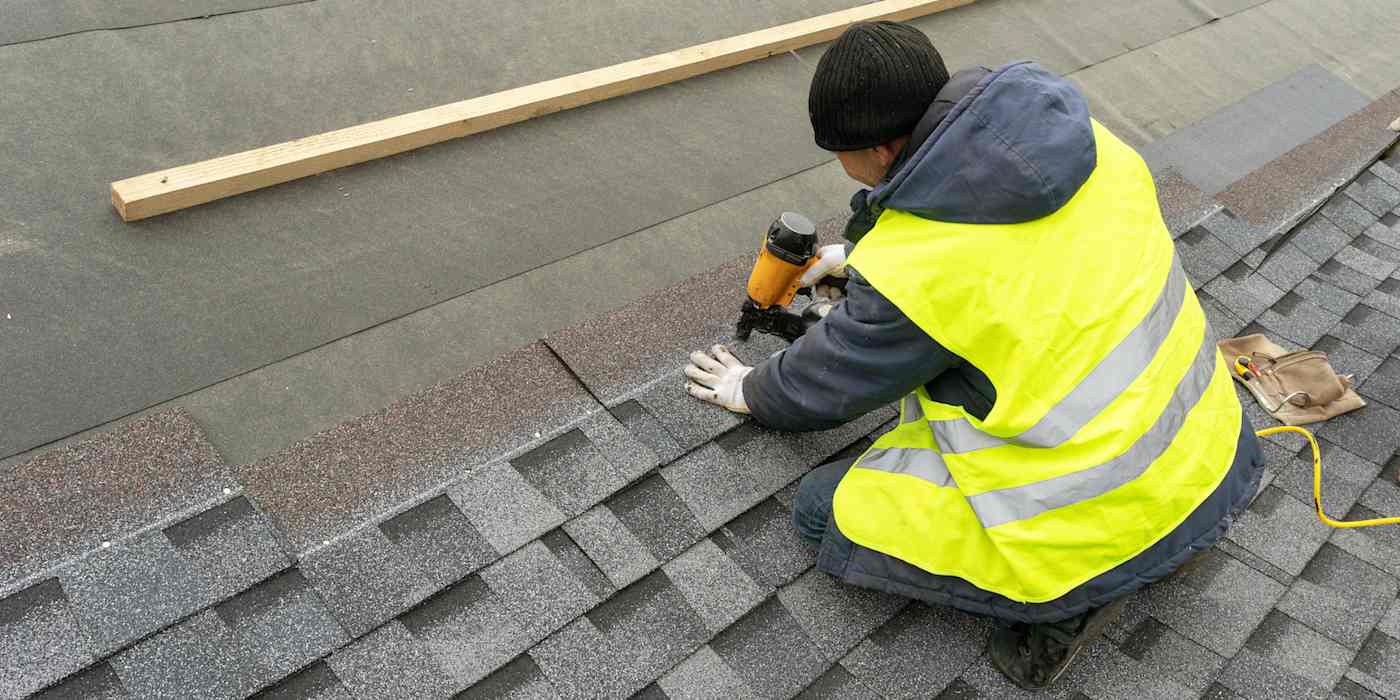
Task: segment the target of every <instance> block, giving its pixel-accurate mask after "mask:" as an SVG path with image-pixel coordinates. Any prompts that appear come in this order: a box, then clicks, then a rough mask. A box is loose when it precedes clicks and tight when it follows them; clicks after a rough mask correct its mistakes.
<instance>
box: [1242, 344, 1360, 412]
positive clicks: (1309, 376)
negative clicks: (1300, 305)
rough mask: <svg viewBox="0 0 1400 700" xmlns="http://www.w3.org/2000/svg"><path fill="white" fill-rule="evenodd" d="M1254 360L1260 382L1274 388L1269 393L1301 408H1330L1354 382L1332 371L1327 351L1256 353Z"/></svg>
mask: <svg viewBox="0 0 1400 700" xmlns="http://www.w3.org/2000/svg"><path fill="white" fill-rule="evenodd" d="M1253 359H1254V362H1255V364H1256V365H1257V366H1258V367H1259V369H1260V375H1261V376H1260V377H1259V381H1260V382H1262V383H1263V384H1264V386H1266V387H1268V388H1269V389H1271V391H1270V392H1269V393H1271V394H1274V395H1277V396H1279V397H1281V398H1282V400H1284V401H1287V402H1288V403H1290V404H1293V405H1294V406H1297V407H1299V408H1308V407H1314V406H1326V405H1327V404H1329V403H1332V402H1333V401H1336V400H1338V399H1340V398H1342V395H1343V394H1345V393H1346V392H1347V389H1349V388H1351V380H1350V379H1347V378H1346V377H1343V376H1341V375H1338V374H1337V372H1336V371H1335V370H1333V369H1332V365H1331V364H1329V363H1328V362H1327V353H1325V352H1317V351H1312V350H1307V351H1303V352H1290V353H1288V354H1286V355H1283V356H1282V357H1269V356H1268V355H1265V354H1263V353H1257V352H1256V353H1254V358H1253Z"/></svg>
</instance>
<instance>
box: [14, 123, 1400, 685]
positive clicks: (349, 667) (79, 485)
mask: <svg viewBox="0 0 1400 700" xmlns="http://www.w3.org/2000/svg"><path fill="white" fill-rule="evenodd" d="M1392 101H1393V100H1392ZM1373 112H1374V110H1373ZM1373 116H1374V114H1373ZM1346 123H1348V124H1350V125H1351V128H1352V129H1353V130H1360V129H1365V128H1372V127H1373V125H1370V122H1365V121H1364V120H1360V119H1353V120H1350V121H1349V122H1346ZM1380 138H1381V137H1380V136H1379V135H1377V134H1375V133H1373V132H1366V133H1365V134H1361V135H1358V134H1356V133H1351V132H1348V131H1347V130H1346V129H1344V128H1342V129H1337V128H1334V129H1332V130H1329V131H1328V132H1325V133H1324V134H1323V135H1322V136H1320V137H1319V139H1320V140H1321V141H1322V142H1324V145H1325V144H1334V145H1335V144H1352V145H1351V146H1346V147H1345V148H1343V147H1342V146H1337V147H1338V148H1341V149H1342V150H1343V151H1346V152H1347V153H1348V154H1350V153H1353V151H1355V152H1360V151H1359V149H1360V147H1359V146H1355V144H1356V143H1361V142H1371V143H1374V142H1375V141H1377V140H1378V139H1380ZM1387 138H1388V137H1387ZM1368 139H1369V141H1368ZM1318 148H1319V146H1318V145H1317V144H1316V143H1310V144H1305V145H1304V146H1302V147H1300V148H1299V149H1295V151H1294V152H1293V153H1290V154H1287V155H1285V156H1284V157H1282V158H1280V159H1278V160H1276V161H1274V162H1273V163H1270V164H1269V165H1266V166H1265V167H1264V168H1262V169H1261V170H1260V171H1259V172H1258V173H1256V174H1254V175H1251V176H1250V177H1249V178H1246V179H1247V180H1250V182H1245V183H1244V184H1240V183H1237V186H1235V187H1232V188H1229V189H1227V190H1226V191H1225V193H1223V194H1222V195H1221V196H1220V197H1219V198H1209V197H1206V196H1204V195H1203V194H1201V192H1200V190H1199V189H1196V188H1195V187H1194V186H1193V185H1191V183H1190V182H1188V181H1187V180H1185V179H1183V178H1182V177H1180V176H1179V175H1176V174H1174V173H1170V172H1167V173H1162V174H1161V175H1160V177H1159V185H1160V192H1161V199H1162V204H1163V208H1164V213H1165V215H1166V218H1167V220H1168V221H1169V222H1170V225H1171V229H1172V233H1173V235H1174V236H1175V237H1176V238H1177V239H1178V250H1179V251H1180V254H1181V258H1182V261H1183V264H1184V265H1185V266H1186V269H1187V270H1188V274H1189V275H1190V276H1191V278H1192V280H1193V283H1194V286H1195V287H1196V288H1197V289H1198V290H1199V294H1200V297H1201V300H1202V303H1203V304H1204V306H1205V308H1206V312H1207V314H1208V316H1209V318H1210V321H1211V324H1212V326H1213V328H1214V330H1215V331H1216V332H1217V333H1218V334H1235V333H1239V332H1243V331H1246V330H1262V331H1264V332H1267V333H1269V334H1271V335H1272V336H1273V337H1274V338H1275V339H1276V340H1278V341H1279V342H1281V343H1283V344H1285V345H1292V346H1295V347H1313V348H1317V349H1321V350H1324V351H1326V352H1327V353H1328V354H1329V356H1330V357H1331V358H1332V361H1333V363H1334V365H1335V366H1336V367H1337V368H1338V369H1339V370H1341V371H1343V372H1347V373H1352V374H1353V375H1354V379H1355V382H1356V385H1357V387H1358V390H1359V392H1360V393H1361V395H1362V396H1364V397H1365V398H1366V399H1367V401H1368V402H1369V403H1370V405H1369V406H1368V407H1366V408H1365V409H1363V410H1361V411H1358V412H1355V413H1352V414H1348V415H1346V416H1342V417H1339V418H1337V419H1334V420H1332V421H1329V422H1328V423H1326V424H1325V425H1323V426H1321V427H1320V428H1319V430H1318V431H1317V433H1318V435H1319V437H1320V438H1321V440H1322V449H1323V452H1324V459H1325V463H1326V469H1327V473H1326V492H1325V494H1324V501H1323V504H1324V506H1325V507H1326V508H1327V510H1328V512H1330V513H1332V514H1334V515H1343V514H1345V515H1347V516H1348V517H1351V518H1360V517H1376V516H1377V515H1378V514H1382V513H1384V514H1400V484H1398V483H1397V481H1396V478H1397V473H1400V454H1397V448H1400V399H1397V398H1396V397H1397V396H1400V275H1397V272H1396V270H1397V268H1398V267H1400V260H1398V259H1397V257H1400V252H1398V251H1400V245H1397V244H1400V210H1397V208H1396V207H1397V206H1400V173H1397V172H1396V171H1395V167H1396V166H1397V165H1400V162H1398V161H1397V158H1396V157H1392V158H1391V160H1390V161H1387V162H1382V163H1378V164H1375V165H1373V166H1371V167H1370V168H1369V169H1367V170H1366V171H1365V172H1366V175H1365V176H1363V177H1361V178H1359V179H1357V180H1356V181H1355V182H1354V183H1352V184H1350V185H1348V186H1347V187H1346V188H1344V189H1343V190H1341V191H1339V192H1337V193H1336V194H1334V195H1332V196H1331V197H1330V198H1328V199H1327V200H1326V201H1325V202H1324V201H1322V200H1320V199H1317V198H1316V197H1314V199H1312V200H1307V197H1306V196H1304V195H1299V194H1297V193H1298V192H1304V194H1307V193H1308V192H1313V190H1311V189H1308V188H1311V187H1312V186H1313V184H1315V181H1314V180H1307V181H1306V182H1303V183H1299V189H1296V190H1295V191H1294V194H1293V195H1287V194H1282V195H1279V194H1275V193H1271V194H1270V195H1269V196H1270V197H1281V198H1282V199H1280V200H1279V201H1285V200H1286V201H1290V202H1294V203H1295V204H1296V205H1297V206H1298V207H1299V208H1298V209H1296V210H1290V211H1286V212H1285V211H1274V212H1265V213H1267V214H1268V216H1266V217H1265V218H1264V219H1260V218H1259V217H1258V216H1257V214H1258V213H1259V211H1261V210H1257V209H1256V210H1255V211H1254V215H1253V216H1251V217H1246V216H1244V215H1242V214H1240V213H1238V210H1237V209H1236V207H1237V206H1238V205H1239V203H1241V202H1242V201H1243V200H1242V199H1241V197H1242V196H1243V193H1247V192H1251V191H1255V190H1252V189H1251V188H1252V187H1253V186H1254V185H1253V184H1251V183H1252V182H1254V181H1255V180H1259V181H1262V180H1261V178H1276V179H1277V182H1280V183H1283V182H1288V181H1289V180H1288V179H1287V177H1286V171H1287V170H1288V169H1289V168H1293V167H1296V165H1297V163H1298V159H1299V158H1300V157H1301V156H1300V153H1301V154H1304V155H1306V154H1308V153H1316V152H1318V151H1316V149H1318ZM1348 148H1350V149H1353V150H1350V151H1349V150H1347V149H1348ZM1352 157H1353V156H1352V155H1347V156H1346V158H1352ZM1343 160H1345V158H1343ZM1347 162H1351V161H1347ZM1334 164H1336V163H1334ZM1343 165H1345V164H1343ZM1364 166H1366V163H1364V162H1359V163H1355V164H1354V167H1353V169H1352V170H1351V171H1350V172H1349V173H1348V172H1346V171H1345V170H1341V171H1338V172H1340V173H1342V175H1341V176H1340V177H1341V179H1345V178H1346V177H1347V176H1348V175H1351V174H1355V173H1356V172H1358V171H1359V170H1360V169H1361V168H1363V167H1364ZM1309 167H1311V166H1309ZM1349 167H1350V166H1349ZM1308 172H1312V171H1308ZM1337 180H1338V177H1336V176H1333V177H1332V178H1331V179H1328V180H1327V182H1335V181H1337ZM1242 182H1243V181H1242ZM1290 197H1291V198H1290ZM1222 203H1228V206H1222ZM1313 205H1322V206H1320V207H1319V209H1318V211H1317V212H1316V213H1315V214H1312V215H1311V216H1307V210H1308V208H1309V207H1311V206H1313ZM1245 206H1247V207H1252V206H1253V205H1251V204H1249V203H1247V202H1246V203H1245ZM1387 206H1389V207H1390V208H1389V209H1386V208H1385V207H1387ZM1298 220H1301V222H1302V223H1301V224H1300V225H1294V223H1295V222H1296V221H1298ZM837 228H838V225H837V224H836V223H832V222H828V223H827V224H826V225H824V226H823V235H825V236H827V237H828V238H829V237H831V236H832V235H833V234H834V232H835V231H836V229H837ZM747 269H748V261H746V260H739V261H735V262H732V263H730V264H727V265H725V266H722V267H721V268H719V269H718V270H717V271H716V272H714V273H712V274H708V275H700V276H697V277H696V278H693V279H691V280H688V281H686V282H684V283H682V284H681V285H678V286H677V287H675V288H673V289H670V290H667V291H665V292H663V293H660V294H657V295H655V296H652V297H649V298H646V299H643V300H640V301H638V302H636V303H635V304H633V305H631V306H629V307H627V308H625V309H623V310H621V311H619V312H616V313H613V314H610V315H608V316H604V317H602V318H599V319H595V320H593V321H590V322H588V323H585V324H582V325H581V326H578V327H575V328H571V329H569V330H566V331H563V332H561V333H558V334H556V335H555V336H553V337H550V338H547V339H545V341H544V342H541V343H535V344H532V345H530V346H527V347H525V348H522V349H520V350H518V351H516V352H514V353H511V354H509V355H507V356H505V357H503V358H501V359H499V360H498V361H497V362H495V363H494V364H492V365H490V366H488V367H485V368H482V369H480V370H476V371H473V372H470V373H467V374H466V375H463V376H462V377H460V378H458V379H456V380H453V381H451V382H447V383H445V384H442V385H439V386H435V387H432V388H430V389H427V390H425V391H423V392H420V393H418V394H415V395H413V396H409V397H406V398H404V399H402V400H400V401H398V402H396V403H394V404H393V405H390V406H388V407H386V408H385V409H383V410H382V411H380V412H378V413H375V414H372V415H368V416H364V417H361V418H358V419H355V420H352V421H348V422H346V423H345V424H342V425H340V426H337V427H336V428H334V429H331V430H328V431H326V432H324V433H321V434H318V435H315V436H312V437H310V438H307V439H306V440H303V441H302V442H300V443H298V444H296V445H294V446H292V447H290V448H288V449H287V450H285V451H284V452H282V453H280V454H277V455H274V456H272V457H269V458H267V459H264V460H262V461H260V462H257V463H254V464H248V465H242V466H239V467H230V466H228V465H226V464H224V463H223V461H222V460H221V459H220V458H219V456H218V455H217V453H216V452H215V451H214V450H213V448H212V447H210V446H209V444H208V442H207V441H206V440H205V439H204V437H203V435H202V433H201V432H200V429H199V427H198V426H197V425H195V424H194V423H193V422H192V421H190V420H189V419H188V418H187V417H186V416H184V415H183V414H180V413H167V414H160V415H156V416H152V417H149V418H145V419H142V420H140V421H137V422H133V423H130V424H128V425H126V426H124V427H121V428H118V429H116V430H115V431H113V432H111V433H107V434H104V435H99V436H97V437H95V438H93V439H91V440H88V441H87V442H83V443H78V444H75V445H72V446H68V447H64V448H61V449H57V450H54V451H51V452H49V453H45V454H42V455H40V456H39V457H37V458H35V459H34V460H33V461H31V462H29V463H27V464H24V465H20V466H18V467H17V471H16V473H15V474H14V476H15V477H16V478H8V479H5V480H3V481H0V500H3V502H4V503H6V504H7V506H10V505H12V504H13V505H14V506H17V507H7V508H6V509H5V510H4V511H3V512H0V526H3V527H0V697H5V698H8V697H21V696H25V695H27V694H29V693H33V692H36V691H45V694H44V696H45V697H141V698H146V697H171V698H191V697H243V696H247V695H250V694H254V693H260V692H262V693H266V697H298V698H301V697H307V698H433V697H443V698H446V697H454V696H456V697H464V698H483V697H519V698H552V697H570V698H572V697H619V698H621V697H629V696H633V695H636V696H637V697H647V698H716V697H724V698H729V697H793V696H801V697H808V698H819V697H839V698H879V697H887V698H895V697H911V698H913V697H917V698H929V697H943V698H1003V697H1022V696H1024V697H1057V698H1071V697H1073V698H1083V697H1089V698H1095V699H1097V700H1108V699H1110V698H1183V697H1187V698H1195V697H1211V698H1236V697H1244V698H1272V697H1328V696H1329V695H1331V694H1334V693H1335V694H1337V695H1340V696H1344V697H1389V698H1400V601H1397V595H1400V528H1370V529H1364V530H1335V529H1331V528H1327V527H1325V526H1323V525H1321V524H1320V523H1318V521H1317V519H1316V517H1315V516H1314V514H1313V512H1312V506H1311V502H1310V501H1311V487H1312V482H1311V477H1312V473H1311V460H1310V455H1309V454H1308V453H1306V452H1305V451H1301V450H1300V449H1299V448H1300V444H1299V443H1298V441H1297V440H1295V439H1293V438H1291V437H1272V438H1269V439H1268V440H1265V441H1264V449H1265V452H1266V454H1267V455H1268V473H1267V474H1266V477H1265V483H1264V485H1263V487H1262V488H1261V491H1260V495H1259V496H1258V497H1257V498H1256V500H1255V501H1254V503H1253V504H1252V505H1251V506H1250V508H1249V510H1248V511H1246V512H1245V513H1244V514H1243V515H1242V517H1241V518H1240V519H1239V520H1238V521H1237V522H1236V523H1235V525H1234V527H1233V528H1232V529H1231V530H1230V532H1229V535H1228V537H1227V538H1226V539H1225V540H1224V541H1222V542H1221V543H1220V545H1218V546H1217V547H1215V548H1214V549H1212V550H1209V551H1207V552H1205V553H1203V554H1202V555H1201V556H1200V557H1198V558H1197V559H1195V560H1193V561H1192V562H1190V563H1189V564H1188V565H1187V566H1186V567H1184V568H1183V569H1182V570H1181V571H1179V572H1178V573H1177V574H1175V575H1173V576H1172V577H1171V578H1169V579H1168V580H1165V581H1162V582H1159V583H1157V584H1155V585H1152V586H1149V587H1148V588H1146V589H1144V590H1143V591H1141V592H1140V593H1138V594H1136V595H1134V596H1133V597H1132V598H1131V599H1130V600H1129V602H1128V605H1127V607H1126V610H1125V612H1124V615H1123V617H1122V619H1120V620H1119V621H1118V622H1117V623H1115V625H1114V626H1113V627H1112V628H1111V629H1110V630H1109V631H1108V632H1107V634H1106V635H1105V637H1104V638H1103V639H1100V640H1097V641H1095V642H1094V643H1093V644H1091V645H1090V646H1089V647H1088V648H1086V649H1085V651H1084V653H1083V655H1082V656H1081V658H1080V659H1079V660H1078V661H1077V663H1076V664H1075V666H1074V667H1073V668H1072V669H1071V670H1070V671H1069V673H1068V674H1067V675H1066V677H1065V678H1064V679H1063V681H1062V682H1061V683H1060V684H1059V685H1058V686H1057V687H1056V688H1055V689H1054V690H1053V691H1051V692H1049V693H1044V694H1040V695H1036V696H1031V695H1029V694H1025V693H1022V692H1021V691H1019V690H1018V689H1015V688H1014V687H1012V686H1011V685H1009V684H1008V682H1007V681H1006V680H1005V679H1004V678H1003V677H1002V676H1001V675H1000V674H999V673H998V672H997V671H996V670H995V669H993V668H992V667H991V666H990V664H989V662H988V661H987V659H986V656H985V653H984V650H983V646H984V644H985V640H986V638H987V635H988V634H989V632H990V623H988V622H986V621H983V620H979V619H976V618H973V617H971V616H968V615H964V614H962V613H958V612H955V611H952V610H948V609H942V608H935V607H930V606H927V605H924V604H922V603H917V602H911V601H908V600H905V599H902V598H898V597H893V596H888V595H884V594H879V593H873V592H870V591H865V590H860V589H855V588H851V587H847V586H844V585H842V584H840V583H838V582H837V581H836V580H835V579H833V578H831V577H829V576H827V575H826V574H824V573H820V572H818V571H816V570H815V569H814V568H813V565H814V562H815V558H816V547H815V546H814V545H812V544H811V543H808V542H805V541H803V540H801V539H800V538H799V537H798V536H797V535H796V533H795V531H794V529H793V527H792V524H791V517H792V514H791V507H792V499H793V497H794V483H795V482H796V480H798V479H799V478H800V477H801V476H802V474H803V473H805V472H806V470H807V469H809V468H811V467H813V466H816V465H818V464H821V463H823V462H825V461H828V460H830V459H831V458H833V457H834V456H836V455H840V454H845V455H850V454H854V453H856V452H859V451H860V450H862V449H863V448H864V447H866V446H868V445H869V439H870V436H872V435H874V434H878V433H880V432H882V431H884V430H887V429H888V426H889V424H890V421H891V419H892V418H893V416H894V412H893V410H892V409H891V408H883V409H881V410H879V411H876V412H874V413H872V414H871V415H868V416H865V417H862V418H861V419H859V420H857V421H854V422H852V423H851V424H849V425H847V426H843V427H842V428H839V429H836V430H832V431H827V432H825V433H818V434H812V435H788V434H780V433H775V432H772V431H768V430H765V429H762V428H759V427H757V426H756V425H754V424H753V423H751V422H749V421H747V420H745V419H743V418H742V417H739V416H734V415H732V414H728V413H726V412H723V411H718V410H717V409H712V408H710V407H707V406H705V405H703V404H700V403H698V402H696V401H693V400H691V399H690V398H689V397H687V396H686V395H685V394H684V391H683V389H682V388H681V380H680V375H679V372H678V368H679V367H680V366H681V365H682V364H683V363H684V361H685V355H686V353H687V352H688V351H690V350H692V349H695V348H699V347H703V346H705V345H708V344H710V343H714V342H725V341H727V340H728V334H729V332H730V330H731V324H732V322H733V319H734V313H735V311H736V310H737V302H738V301H739V300H740V299H739V297H738V294H740V292H739V290H741V289H742V284H743V280H744V274H745V272H746V270H747ZM658 318H662V319H667V321H666V322H665V323H658V322H656V319H658ZM776 348H777V345H776V344H775V343H773V342H772V341H770V340H764V341H761V342H758V343H754V344H751V345H740V346H738V347H737V349H736V351H737V352H738V353H739V354H740V355H741V356H743V357H745V358H746V359H748V360H749V361H751V362H752V361H758V360H761V359H762V358H763V357H764V356H766V355H767V354H769V353H771V352H772V351H773V350H774V349H776ZM1241 396H1242V399H1243V401H1244V407H1245V410H1246V412H1247V413H1248V415H1250V417H1251V419H1252V420H1255V421H1256V425H1258V426H1260V427H1262V426H1263V425H1268V424H1272V421H1271V420H1270V419H1269V418H1268V417H1267V415H1266V414H1264V413H1263V411H1262V410H1261V409H1260V408H1259V407H1258V406H1257V405H1256V404H1255V403H1254V402H1253V400H1252V399H1250V398H1249V397H1248V396H1247V395H1245V394H1243V393H1242V394H1241Z"/></svg>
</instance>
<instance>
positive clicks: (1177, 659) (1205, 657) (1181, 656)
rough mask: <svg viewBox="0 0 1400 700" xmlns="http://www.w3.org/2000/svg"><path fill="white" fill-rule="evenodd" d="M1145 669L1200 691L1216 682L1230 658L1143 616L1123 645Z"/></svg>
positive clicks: (1130, 656)
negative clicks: (1227, 658) (1227, 659)
mask: <svg viewBox="0 0 1400 700" xmlns="http://www.w3.org/2000/svg"><path fill="white" fill-rule="evenodd" d="M1119 649H1120V650H1121V651H1122V652H1123V654H1125V655H1126V656H1128V657H1129V658H1131V659H1133V660H1134V661H1137V662H1138V663H1139V664H1141V665H1142V668H1143V669H1145V670H1149V671H1151V672H1153V673H1154V674H1162V675H1164V676H1166V677H1168V678H1171V679H1172V680H1174V681H1176V682H1177V683H1180V684H1181V685H1183V686H1185V687H1187V688H1190V689H1191V690H1194V691H1196V692H1205V690H1206V689H1207V688H1208V687H1210V684H1211V683H1213V682H1215V679H1216V677H1217V676H1218V675H1219V674H1220V669H1222V668H1224V667H1225V662H1226V659H1225V657H1223V656H1220V655H1219V654H1216V653H1215V652H1213V651H1211V650H1209V649H1207V648H1205V647H1203V646H1201V645H1200V644H1198V643H1196V642H1194V641H1192V640H1190V639H1187V638H1186V637H1184V636H1182V635H1181V634H1180V633H1178V632H1176V631H1175V630H1173V629H1172V628H1170V627H1168V626H1166V625H1164V624H1162V623H1161V622H1160V621H1158V620H1157V619H1155V618H1152V617H1145V618H1143V619H1142V620H1141V621H1140V622H1139V623H1138V624H1137V625H1136V626H1135V627H1133V629H1132V630H1131V631H1130V632H1129V633H1128V635H1127V636H1126V637H1125V638H1124V640H1123V642H1122V643H1120V644H1119Z"/></svg>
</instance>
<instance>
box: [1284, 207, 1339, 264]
mask: <svg viewBox="0 0 1400 700" xmlns="http://www.w3.org/2000/svg"><path fill="white" fill-rule="evenodd" d="M1353 238H1355V236H1351V235H1348V234H1347V233H1346V232H1345V231H1343V230H1341V229H1340V228H1337V225H1336V224H1334V223H1332V220H1331V219H1329V218H1327V217H1326V216H1323V215H1322V214H1320V213H1319V214H1314V215H1313V216H1310V217H1308V219H1307V220H1306V221H1304V222H1303V223H1302V224H1301V225H1300V226H1298V227H1297V228H1296V229H1294V230H1293V235H1292V237H1291V238H1290V243H1291V244H1292V245H1293V246H1294V247H1296V248H1297V249H1298V250H1299V251H1301V252H1302V253H1303V254H1304V255H1306V256H1308V258H1310V259H1312V261H1313V262H1315V263H1318V264H1321V263H1324V262H1327V261H1328V260H1331V259H1332V256H1334V255H1336V254H1337V252H1338V251H1340V250H1341V249H1343V248H1345V247H1347V245H1348V244H1350V243H1351V239H1353Z"/></svg>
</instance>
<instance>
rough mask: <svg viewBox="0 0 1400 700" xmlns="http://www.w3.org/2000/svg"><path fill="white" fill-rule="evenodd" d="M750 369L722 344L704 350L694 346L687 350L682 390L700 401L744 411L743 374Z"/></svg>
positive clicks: (738, 411)
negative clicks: (688, 352)
mask: <svg viewBox="0 0 1400 700" xmlns="http://www.w3.org/2000/svg"><path fill="white" fill-rule="evenodd" d="M752 371H753V368H752V367H746V366H744V363H743V362H740V361H739V358H737V357H735V356H733V355H732V354H730V352H729V349H728V348H726V347H724V346H723V345H716V346H714V347H712V348H710V352H709V353H708V354H707V353H705V352H704V351H701V350H696V351H695V352H692V353H690V364H689V365H687V366H686V368H685V376H687V377H689V378H690V381H688V382H686V383H685V390H686V391H687V392H688V393H689V394H690V395H691V396H694V397H695V398H697V399H700V400H701V401H707V402H709V403H712V404H715V405H716V406H721V407H723V408H727V409H729V410H731V411H733V412H735V413H748V412H749V405H748V404H746V403H744V377H745V376H747V375H748V373H749V372H752Z"/></svg>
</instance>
